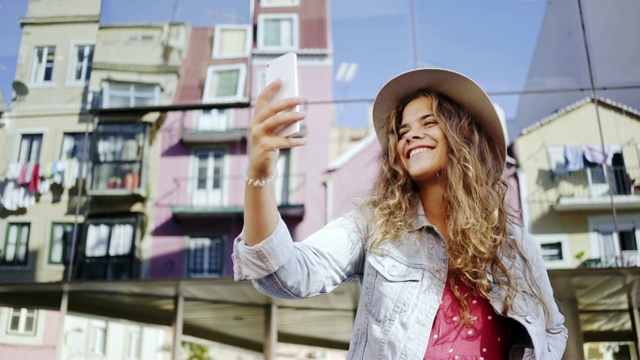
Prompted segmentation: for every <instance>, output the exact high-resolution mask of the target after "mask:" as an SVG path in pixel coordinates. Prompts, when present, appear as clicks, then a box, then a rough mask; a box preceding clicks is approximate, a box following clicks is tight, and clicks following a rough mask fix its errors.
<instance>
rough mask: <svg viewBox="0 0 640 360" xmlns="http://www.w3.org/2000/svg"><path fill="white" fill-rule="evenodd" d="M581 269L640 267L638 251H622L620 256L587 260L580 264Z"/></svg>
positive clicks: (639, 253)
mask: <svg viewBox="0 0 640 360" xmlns="http://www.w3.org/2000/svg"><path fill="white" fill-rule="evenodd" d="M579 267H581V268H624V267H640V252H639V251H638V250H623V251H621V253H620V256H615V255H614V256H605V257H599V258H593V259H587V260H585V261H583V262H582V264H580V266H579Z"/></svg>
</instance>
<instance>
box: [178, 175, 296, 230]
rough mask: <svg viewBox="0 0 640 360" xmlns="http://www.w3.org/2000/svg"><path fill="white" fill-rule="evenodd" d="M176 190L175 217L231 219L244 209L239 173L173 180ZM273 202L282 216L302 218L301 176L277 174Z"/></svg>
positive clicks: (242, 183)
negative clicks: (237, 174)
mask: <svg viewBox="0 0 640 360" xmlns="http://www.w3.org/2000/svg"><path fill="white" fill-rule="evenodd" d="M174 181H175V184H176V190H175V191H174V192H173V194H174V198H173V199H172V200H170V201H171V203H172V205H171V211H172V214H173V217H174V218H175V219H176V220H196V219H212V218H215V219H230V218H235V217H241V216H242V213H243V212H244V186H245V184H244V179H243V178H242V177H239V176H230V177H221V178H215V177H210V178H197V177H190V178H180V179H175V180H174ZM275 187H276V201H277V203H278V209H279V211H280V213H281V214H282V216H283V217H285V218H290V219H293V220H302V218H303V217H304V210H305V208H304V195H305V194H304V192H305V188H306V178H305V176H304V175H284V176H279V177H278V178H277V179H276V182H275Z"/></svg>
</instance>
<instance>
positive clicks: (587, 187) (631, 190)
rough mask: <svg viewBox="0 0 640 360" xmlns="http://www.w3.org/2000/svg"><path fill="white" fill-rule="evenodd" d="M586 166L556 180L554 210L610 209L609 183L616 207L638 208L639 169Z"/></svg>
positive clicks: (639, 206) (639, 192)
mask: <svg viewBox="0 0 640 360" xmlns="http://www.w3.org/2000/svg"><path fill="white" fill-rule="evenodd" d="M607 169H608V170H607V172H606V173H605V170H604V168H602V167H595V168H585V169H583V170H579V171H574V172H571V173H568V174H566V175H559V176H557V178H556V180H555V184H556V190H557V191H558V195H559V196H558V198H557V202H556V204H555V205H554V208H555V210H557V211H597V210H607V209H610V208H611V197H610V196H609V184H611V188H612V190H613V202H614V204H615V206H616V208H617V209H627V210H639V209H640V169H639V168H629V167H608V168H607Z"/></svg>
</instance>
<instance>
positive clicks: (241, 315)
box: [0, 267, 640, 352]
mask: <svg viewBox="0 0 640 360" xmlns="http://www.w3.org/2000/svg"><path fill="white" fill-rule="evenodd" d="M549 276H550V279H551V283H552V286H553V288H554V292H555V295H556V297H557V298H558V301H559V303H560V306H561V308H562V307H564V309H563V310H565V312H569V313H570V312H576V313H577V315H578V316H579V324H573V326H575V329H578V328H579V329H581V330H582V339H583V340H584V341H585V342H593V341H633V342H635V343H636V344H637V343H638V335H637V330H636V329H637V328H638V324H640V317H639V316H638V305H637V300H636V299H637V297H638V295H640V294H639V293H640V268H638V267H633V268H607V269H603V268H578V269H557V270H549ZM65 292H66V293H67V294H68V295H67V296H68V307H67V309H68V312H69V313H74V314H82V315H87V316H101V317H108V318H115V319H125V320H129V321H135V322H141V323H147V324H155V325H162V326H172V325H173V326H174V329H177V332H179V334H178V336H180V335H182V334H184V335H189V336H195V337H198V338H202V339H207V340H211V341H215V342H219V343H223V344H228V345H232V346H236V347H239V348H243V349H248V350H253V351H258V352H265V351H267V350H268V347H269V346H271V345H270V341H274V340H273V339H277V341H279V342H285V343H292V344H303V345H310V346H319V347H327V348H335V349H347V348H348V345H349V340H350V337H351V331H352V327H353V320H354V316H355V311H356V307H357V303H358V298H359V294H360V286H359V284H358V283H357V282H355V281H352V282H349V283H346V284H343V285H342V286H340V287H339V288H337V289H336V290H334V291H332V292H331V293H329V294H325V295H321V296H318V297H315V298H310V299H300V300H280V299H272V298H270V297H268V296H265V295H263V294H261V293H259V292H258V291H257V290H255V288H254V287H253V285H252V284H251V283H250V282H234V281H233V280H232V279H229V278H224V279H174V280H131V281H83V282H78V281H74V282H71V283H29V284H0V305H1V306H8V307H33V308H41V309H51V310H58V309H60V303H61V301H62V298H63V295H64V294H65ZM178 304H182V306H178ZM572 304H574V305H572ZM572 306H573V307H574V308H573V309H570V307H572ZM576 307H577V309H576ZM177 309H182V311H177ZM274 309H276V313H274ZM576 320H577V319H572V316H567V322H568V324H567V326H568V327H571V326H572V325H571V324H569V322H571V321H576ZM176 321H178V322H179V323H180V324H181V325H182V326H175V324H176ZM180 329H182V331H180ZM270 329H271V330H270ZM275 329H277V338H274V337H272V336H271V335H270V332H272V331H273V332H275V331H276V330H275ZM573 336H575V334H574V335H573ZM177 339H179V337H178V338H177Z"/></svg>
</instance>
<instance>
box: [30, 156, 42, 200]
mask: <svg viewBox="0 0 640 360" xmlns="http://www.w3.org/2000/svg"><path fill="white" fill-rule="evenodd" d="M29 180H30V181H29V192H31V193H33V192H36V191H37V190H38V185H39V182H40V164H38V163H36V164H34V165H33V171H32V172H31V179H29Z"/></svg>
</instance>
